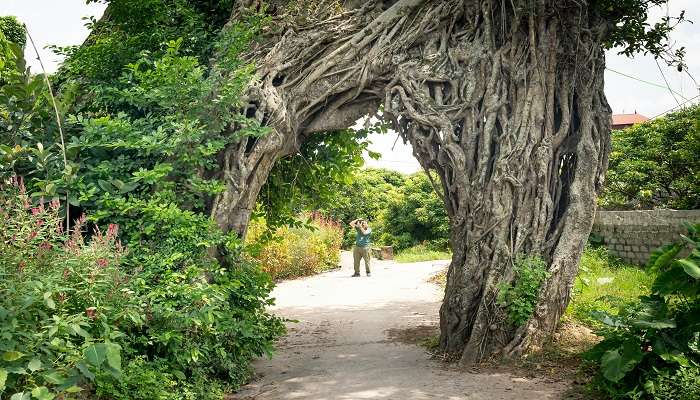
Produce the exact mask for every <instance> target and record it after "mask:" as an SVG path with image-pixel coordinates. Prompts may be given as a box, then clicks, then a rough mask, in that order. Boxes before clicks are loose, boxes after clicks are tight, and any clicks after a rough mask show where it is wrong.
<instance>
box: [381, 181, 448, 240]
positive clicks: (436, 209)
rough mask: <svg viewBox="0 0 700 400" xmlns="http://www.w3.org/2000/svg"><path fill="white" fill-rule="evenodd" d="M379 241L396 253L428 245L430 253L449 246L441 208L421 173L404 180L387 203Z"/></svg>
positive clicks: (442, 208)
mask: <svg viewBox="0 0 700 400" xmlns="http://www.w3.org/2000/svg"><path fill="white" fill-rule="evenodd" d="M382 225H383V232H385V233H384V234H383V235H382V236H381V239H382V242H383V243H385V244H388V245H391V246H393V247H394V248H395V249H396V250H402V249H406V248H408V247H411V246H415V245H417V244H421V243H429V244H430V246H431V247H433V249H434V250H443V251H444V250H446V249H447V248H448V245H449V232H450V228H449V222H448V219H447V212H446V211H445V205H444V203H443V202H442V200H441V199H440V197H439V196H438V195H437V193H436V192H435V189H434V188H433V185H432V184H431V183H430V180H429V179H428V176H427V175H426V174H425V173H423V172H418V173H415V174H413V175H411V176H409V177H407V178H406V180H405V181H404V184H403V185H402V186H401V187H400V188H398V190H397V192H396V194H395V195H394V196H392V198H391V200H390V201H389V202H388V206H387V208H386V211H385V212H384V214H383V219H382Z"/></svg>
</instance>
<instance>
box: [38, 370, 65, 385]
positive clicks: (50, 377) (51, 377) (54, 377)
mask: <svg viewBox="0 0 700 400" xmlns="http://www.w3.org/2000/svg"><path fill="white" fill-rule="evenodd" d="M42 376H43V377H44V379H45V380H46V382H49V383H51V384H54V385H62V384H63V383H64V382H65V381H66V378H65V376H63V375H61V373H60V372H58V371H50V372H47V373H45V374H42Z"/></svg>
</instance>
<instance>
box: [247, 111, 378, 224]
mask: <svg viewBox="0 0 700 400" xmlns="http://www.w3.org/2000/svg"><path fill="white" fill-rule="evenodd" d="M385 131H386V126H385V125H383V124H375V125H373V126H369V127H367V128H366V129H359V130H353V129H345V130H342V131H336V132H327V133H322V134H315V135H313V136H312V137H310V138H309V139H307V140H306V141H305V142H304V144H303V145H302V147H301V149H300V150H299V152H298V153H295V154H293V155H291V156H289V157H286V158H283V159H282V160H280V161H278V162H277V164H276V165H275V167H274V168H273V169H272V172H271V173H270V176H269V177H268V179H267V182H266V183H265V186H264V187H263V188H262V189H261V191H260V198H259V201H260V203H261V204H262V206H263V208H262V210H263V211H264V215H265V219H266V221H267V223H268V224H269V225H270V226H271V227H274V226H280V225H283V224H289V223H292V222H293V219H294V217H295V216H296V215H298V214H299V213H301V212H304V211H309V210H315V209H318V208H323V206H324V205H331V204H333V205H335V204H338V203H342V202H347V199H346V197H345V196H347V195H348V194H349V190H348V185H353V181H354V179H353V176H357V175H358V174H359V175H362V174H361V173H359V168H360V167H361V166H362V165H363V164H364V159H363V158H362V154H363V152H364V151H367V147H368V146H369V144H370V143H369V142H368V141H367V140H366V138H367V136H368V135H370V134H372V133H382V132H385ZM338 209H339V208H338ZM332 217H334V218H338V219H341V218H339V215H332ZM343 217H346V216H345V215H343ZM352 219H354V218H350V219H348V221H350V220H352ZM341 220H342V219H341Z"/></svg>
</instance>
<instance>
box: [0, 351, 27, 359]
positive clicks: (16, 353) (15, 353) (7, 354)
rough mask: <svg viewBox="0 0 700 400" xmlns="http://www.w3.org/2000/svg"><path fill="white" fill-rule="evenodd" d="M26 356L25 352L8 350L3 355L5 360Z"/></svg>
mask: <svg viewBox="0 0 700 400" xmlns="http://www.w3.org/2000/svg"><path fill="white" fill-rule="evenodd" d="M23 356H24V353H20V352H19V351H7V352H5V353H4V354H3V355H2V359H3V360H5V361H15V360H19V359H20V358H22V357H23Z"/></svg>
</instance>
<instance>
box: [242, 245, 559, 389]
mask: <svg viewBox="0 0 700 400" xmlns="http://www.w3.org/2000/svg"><path fill="white" fill-rule="evenodd" d="M373 262H374V265H373V271H372V276H371V277H365V275H364V272H363V275H362V277H360V278H351V277H350V275H351V274H352V260H351V257H350V255H349V254H347V253H344V254H343V256H342V266H343V267H342V269H339V270H336V271H332V272H328V273H325V274H321V275H318V276H313V277H309V278H305V279H299V280H293V281H287V282H283V283H281V284H280V285H279V286H278V287H277V289H275V292H274V293H273V296H274V297H275V298H277V306H276V307H275V310H274V311H275V312H276V313H277V314H278V315H281V316H284V317H287V318H291V319H296V320H298V321H299V322H298V323H290V324H289V334H288V336H287V337H285V338H284V339H282V341H281V342H280V343H279V348H278V352H277V353H276V354H275V357H274V358H273V359H272V360H267V359H264V360H259V361H257V362H255V363H254V367H255V370H256V372H257V374H258V375H259V376H258V378H257V379H256V380H255V381H254V382H253V383H251V384H249V385H247V386H246V387H244V388H243V389H242V390H241V391H240V392H239V393H237V394H236V395H234V397H233V398H234V399H241V400H243V399H256V400H273V399H305V400H335V399H347V400H354V399H396V400H404V399H416V400H421V399H450V400H457V399H469V400H477V399H479V400H480V399H488V400H498V399H518V400H528V399H533V400H534V399H536V400H544V399H558V398H561V396H562V393H563V392H564V391H565V390H566V385H565V384H563V383H555V382H546V381H543V380H532V379H525V378H519V377H513V376H510V375H507V374H497V373H489V374H487V373H469V372H464V371H459V370H457V369H456V368H455V367H453V366H448V365H446V364H445V363H442V362H440V361H436V360H432V359H431V358H430V355H429V354H428V353H427V352H426V350H425V349H424V348H423V347H421V346H418V345H416V344H412V343H410V342H411V341H414V342H415V341H418V340H420V339H421V338H424V337H425V336H426V334H428V335H429V334H431V333H432V332H435V329H436V328H435V327H436V326H437V320H438V309H439V306H440V299H441V293H440V290H439V289H438V288H437V287H436V286H435V285H433V284H431V283H428V282H426V280H427V278H428V277H430V276H431V275H433V274H434V273H436V272H438V271H440V270H441V269H442V268H443V267H444V265H445V262H422V263H412V264H398V263H394V262H389V261H376V260H373ZM414 339H416V340H414ZM407 342H408V343H407Z"/></svg>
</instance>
